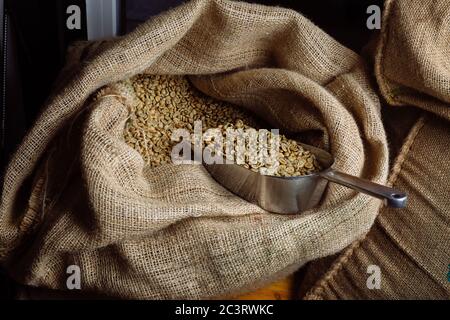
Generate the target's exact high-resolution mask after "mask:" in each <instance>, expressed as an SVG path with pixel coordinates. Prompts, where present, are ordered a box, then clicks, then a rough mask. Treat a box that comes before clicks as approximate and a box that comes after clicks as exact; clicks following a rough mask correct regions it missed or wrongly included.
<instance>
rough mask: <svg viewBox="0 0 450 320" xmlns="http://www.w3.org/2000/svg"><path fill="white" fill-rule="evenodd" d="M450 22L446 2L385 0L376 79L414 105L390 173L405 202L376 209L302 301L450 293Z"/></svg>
mask: <svg viewBox="0 0 450 320" xmlns="http://www.w3.org/2000/svg"><path fill="white" fill-rule="evenodd" d="M449 21H450V3H449V2H448V1H445V0H441V1H432V0H429V1H407V0H404V1H398V0H397V1H394V0H390V1H387V2H386V5H385V11H384V19H383V30H382V34H381V38H380V41H379V44H378V48H377V52H376V65H375V68H376V76H377V80H378V83H379V85H380V89H381V91H382V93H383V95H384V97H385V98H386V101H387V102H388V103H389V104H391V105H395V106H402V108H405V109H409V111H410V112H411V113H414V112H415V111H414V110H413V107H416V108H419V109H421V117H420V118H419V119H418V120H417V121H416V123H415V124H414V125H413V126H412V127H411V130H410V132H409V134H408V137H407V138H406V140H405V142H404V144H403V146H402V149H401V151H400V153H399V155H398V157H397V160H396V161H395V163H394V166H393V169H392V172H391V175H390V177H389V181H390V182H391V183H392V184H393V185H394V186H395V187H397V188H399V189H402V190H404V191H405V192H407V193H408V196H409V205H408V208H406V209H404V210H400V211H398V210H393V209H391V208H387V207H384V208H382V209H381V211H380V214H379V216H378V218H377V220H376V223H375V225H374V227H373V228H372V229H371V230H370V232H369V233H368V235H367V237H366V238H365V239H364V240H362V241H356V242H355V243H353V244H352V245H351V246H350V247H349V248H348V249H347V250H345V251H344V252H343V253H342V254H341V255H340V257H338V258H337V260H336V262H335V263H334V264H333V265H332V266H331V268H330V269H329V270H328V271H327V272H326V273H325V275H324V276H323V277H322V278H321V279H319V280H318V281H317V283H316V285H315V286H313V288H312V289H311V290H310V291H309V293H308V294H307V295H306V299H449V298H450V282H449V276H450V270H449V267H450V199H449V197H448V195H449V190H450V188H449V180H450V160H449V159H450V149H449V148H448V146H449V144H450V124H449V120H450V108H449V105H448V104H449V102H450V89H449V88H450V73H449V65H450V64H449V62H450V40H449V39H450V28H449ZM389 108H392V106H390V107H389ZM387 122H389V123H390V124H391V126H393V125H395V124H396V125H397V126H398V127H401V126H402V124H403V123H404V121H403V119H389V120H387ZM370 265H376V266H378V267H379V268H380V271H381V286H380V288H379V289H372V290H371V289H369V288H368V287H367V285H366V279H367V277H368V276H369V275H368V274H367V273H366V270H367V268H368V267H369V266H370ZM313 267H314V266H312V268H313Z"/></svg>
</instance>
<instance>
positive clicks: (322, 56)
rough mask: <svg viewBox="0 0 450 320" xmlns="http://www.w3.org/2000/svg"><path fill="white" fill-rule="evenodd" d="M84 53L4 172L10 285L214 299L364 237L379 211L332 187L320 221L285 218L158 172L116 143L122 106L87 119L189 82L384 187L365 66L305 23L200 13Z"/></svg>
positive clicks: (284, 17)
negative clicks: (143, 86) (74, 284)
mask: <svg viewBox="0 0 450 320" xmlns="http://www.w3.org/2000/svg"><path fill="white" fill-rule="evenodd" d="M88 49H89V50H88ZM88 49H86V50H85V51H86V52H82V51H83V50H81V52H80V54H81V56H82V58H83V61H82V62H81V63H80V64H79V65H76V64H73V65H72V66H70V67H68V68H67V70H66V74H65V76H64V83H65V84H64V85H61V86H60V88H58V91H57V92H56V93H55V94H54V95H53V96H52V97H51V99H50V100H49V101H48V103H47V104H46V106H45V107H44V109H43V112H42V114H41V115H40V117H39V119H38V120H37V122H36V123H35V125H34V126H33V128H32V130H31V131H30V132H29V133H28V135H27V136H26V138H25V139H24V141H23V142H22V144H21V145H20V147H19V148H18V151H17V152H16V153H15V155H14V157H13V158H12V159H11V162H10V164H9V166H8V168H7V171H6V175H5V182H4V186H3V195H2V198H1V207H0V213H1V215H0V249H1V261H2V264H3V266H4V267H5V268H6V269H7V270H8V271H9V272H10V274H11V275H12V276H13V277H14V278H15V279H16V280H17V281H19V282H21V283H25V284H29V285H33V286H41V287H47V288H55V289H62V290H64V289H66V279H67V274H66V269H67V267H68V266H69V265H78V266H79V267H80V270H81V286H82V289H83V290H85V291H89V292H96V293H102V294H104V295H106V296H113V297H123V298H156V299H160V298H195V299H197V298H214V297H220V296H227V295H231V294H235V293H238V292H243V291H247V290H251V289H253V288H255V287H259V286H262V285H264V284H266V283H268V282H270V281H273V280H274V279H276V278H279V277H282V276H284V275H286V274H288V273H290V272H292V271H293V270H295V269H296V268H298V267H299V266H300V265H302V264H304V263H305V262H307V261H310V260H312V259H316V258H319V257H323V256H326V255H329V254H333V253H336V252H338V251H340V250H341V249H343V248H344V247H346V246H348V245H349V244H350V243H352V242H353V241H354V240H355V239H357V238H359V237H361V236H362V235H364V234H365V233H366V232H367V231H368V230H369V228H370V227H371V225H372V223H373V221H374V219H375V217H376V215H377V211H378V208H379V205H380V201H379V200H376V199H373V198H370V197H369V196H366V195H363V194H357V193H355V192H353V191H351V190H349V189H346V188H345V187H341V186H337V185H330V187H329V189H328V190H327V193H326V195H325V197H324V200H323V204H322V206H321V207H320V208H317V209H315V210H311V211H308V212H305V213H304V214H302V215H276V214H271V213H268V212H264V211H263V210H262V209H260V208H258V207H257V206H255V205H251V204H249V203H247V202H245V201H244V200H242V199H240V198H238V197H236V196H234V195H232V194H230V193H229V192H228V191H226V190H225V189H223V188H222V187H221V186H219V185H218V184H217V183H216V182H214V180H213V179H212V178H211V177H210V176H209V175H208V174H207V173H206V171H205V170H204V169H203V167H201V166H195V165H190V166H188V165H181V166H174V165H166V166H163V167H159V168H157V169H154V170H150V169H149V168H147V167H146V166H145V165H144V161H143V159H142V157H141V156H140V155H139V154H138V153H137V152H136V151H134V150H133V149H131V148H130V147H128V146H127V145H126V144H125V142H124V141H123V138H122V133H123V127H124V123H125V121H126V118H127V103H130V101H129V98H128V97H127V96H126V95H123V96H120V92H115V94H110V95H106V96H104V97H103V98H102V99H100V100H99V101H98V102H97V103H95V104H92V103H89V100H88V98H89V96H90V95H91V94H92V93H93V92H94V91H96V90H97V89H99V88H100V87H102V86H105V85H108V84H111V83H114V82H116V81H119V80H122V79H125V78H128V77H130V76H132V75H135V74H137V73H151V74H186V75H190V79H191V81H192V82H193V84H194V85H195V86H196V87H198V88H199V89H200V90H201V91H203V92H204V93H206V94H207V95H210V96H213V97H216V98H218V99H221V100H225V101H229V102H232V103H234V104H236V105H238V106H241V107H242V108H246V109H248V110H250V111H251V112H253V113H255V114H257V115H259V116H260V117H262V118H263V119H265V120H266V121H267V122H268V123H269V124H270V125H271V126H272V127H273V128H280V129H283V130H285V131H287V132H290V133H296V134H302V133H309V132H316V133H320V134H321V135H320V136H321V137H322V142H321V145H322V146H324V147H325V148H327V149H329V150H330V152H331V153H332V154H333V155H334V156H335V158H336V163H335V167H336V168H337V169H340V170H342V171H344V172H347V173H349V174H353V175H358V176H363V177H364V178H367V179H370V180H373V181H376V182H379V183H384V182H385V181H386V177H387V171H388V152H387V143H386V137H385V133H384V129H383V125H382V122H381V115H380V110H379V109H380V107H379V102H378V98H377V96H376V94H375V93H374V90H373V88H372V82H371V81H370V80H369V76H368V72H367V70H366V68H365V65H364V62H363V61H362V59H361V58H360V57H359V56H358V55H356V54H355V53H354V52H352V51H350V50H349V49H347V48H345V47H343V46H341V45H340V44H339V43H337V42H336V41H334V40H333V39H332V38H331V37H329V36H328V35H327V34H325V33H324V32H323V31H322V30H320V29H319V28H317V27H316V26H315V25H314V24H312V23H311V22H310V21H309V20H307V19H306V18H305V17H303V16H302V15H300V14H299V13H296V12H294V11H290V10H286V9H280V8H273V7H265V6H260V5H253V4H247V3H236V2H230V1H219V0H216V1H192V2H188V3H187V4H185V5H183V6H181V7H177V8H175V9H174V10H172V11H169V12H168V13H165V14H163V15H160V16H157V17H155V18H153V19H151V20H150V21H148V22H147V23H145V24H143V25H142V26H140V27H139V28H138V29H137V30H136V31H134V32H133V33H131V34H129V35H127V36H125V37H123V38H120V39H117V40H112V41H110V42H104V43H96V44H92V45H91V46H90V47H89V48H88ZM112 88H114V86H112ZM118 95H119V96H118Z"/></svg>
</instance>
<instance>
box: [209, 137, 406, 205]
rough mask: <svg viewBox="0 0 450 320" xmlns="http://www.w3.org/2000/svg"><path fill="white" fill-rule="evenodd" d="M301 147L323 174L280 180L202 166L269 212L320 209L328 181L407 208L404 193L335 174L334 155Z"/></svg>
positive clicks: (237, 169)
mask: <svg viewBox="0 0 450 320" xmlns="http://www.w3.org/2000/svg"><path fill="white" fill-rule="evenodd" d="M300 145H302V146H303V147H304V148H305V149H306V150H309V151H310V152H311V153H313V154H314V155H315V156H316V159H317V161H318V162H319V163H320V165H321V166H322V168H324V169H323V170H322V171H320V172H317V173H313V174H310V175H305V176H299V177H277V176H268V175H262V174H260V173H258V172H254V171H251V170H249V169H246V168H244V167H242V166H240V165H237V164H206V163H204V164H203V165H204V166H205V168H206V170H207V171H208V172H209V173H210V175H211V176H212V177H213V178H214V179H215V180H216V181H217V182H218V183H219V184H221V185H222V186H224V187H225V188H227V189H228V190H230V191H231V192H233V193H234V194H236V195H238V196H240V197H241V198H243V199H245V200H247V201H249V202H251V203H254V204H257V205H258V206H260V207H261V208H263V209H265V210H267V211H270V212H275V213H284V214H293V213H300V212H302V211H305V210H308V209H311V208H313V207H315V206H317V205H318V204H319V202H320V200H321V198H322V195H323V193H324V191H325V188H326V186H327V184H328V182H329V181H331V182H335V183H338V184H341V185H344V186H346V187H349V188H351V189H354V190H357V191H359V192H363V193H366V194H368V195H371V196H373V197H376V198H379V199H384V200H386V202H387V205H389V206H391V207H394V208H404V207H405V206H406V201H407V195H406V194H405V193H403V192H401V191H398V190H395V189H392V188H389V187H386V186H383V185H380V184H376V183H373V182H370V181H368V180H364V179H361V178H358V177H355V176H351V175H348V174H345V173H342V172H339V171H336V170H334V169H333V168H332V165H333V163H334V159H333V156H332V155H331V154H329V153H328V152H326V151H324V150H322V149H319V148H316V147H313V146H309V145H306V144H300Z"/></svg>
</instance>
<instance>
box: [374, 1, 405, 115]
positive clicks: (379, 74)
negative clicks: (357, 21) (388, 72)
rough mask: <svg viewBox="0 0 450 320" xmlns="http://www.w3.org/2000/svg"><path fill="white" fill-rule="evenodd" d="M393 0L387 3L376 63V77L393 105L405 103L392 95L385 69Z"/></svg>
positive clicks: (385, 96) (386, 97) (382, 91)
mask: <svg viewBox="0 0 450 320" xmlns="http://www.w3.org/2000/svg"><path fill="white" fill-rule="evenodd" d="M392 3H393V0H387V1H386V4H385V14H384V19H383V27H382V31H381V36H380V37H381V39H380V41H379V44H378V52H377V54H376V59H375V60H376V63H375V77H376V78H377V80H378V81H377V82H378V85H379V86H380V91H381V93H382V94H383V96H384V98H385V99H386V100H387V101H388V102H389V103H390V104H392V105H396V106H399V105H403V104H402V103H401V102H399V101H397V100H396V99H395V98H394V97H393V96H392V95H391V88H390V85H389V83H388V80H387V79H386V78H385V76H384V74H385V70H384V56H385V49H386V43H387V38H388V33H389V27H390V20H391V9H392V5H393V4H392Z"/></svg>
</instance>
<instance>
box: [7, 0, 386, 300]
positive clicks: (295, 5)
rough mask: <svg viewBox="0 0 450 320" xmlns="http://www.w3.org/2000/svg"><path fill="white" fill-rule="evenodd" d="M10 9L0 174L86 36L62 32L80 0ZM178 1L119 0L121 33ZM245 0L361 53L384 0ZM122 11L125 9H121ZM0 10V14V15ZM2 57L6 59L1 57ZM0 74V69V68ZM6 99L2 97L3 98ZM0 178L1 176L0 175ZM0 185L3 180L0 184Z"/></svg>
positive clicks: (19, 2) (32, 2) (12, 1)
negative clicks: (72, 48) (304, 22)
mask: <svg viewBox="0 0 450 320" xmlns="http://www.w3.org/2000/svg"><path fill="white" fill-rule="evenodd" d="M3 2H4V3H5V7H6V11H7V12H8V28H7V29H8V31H9V32H8V34H5V33H4V28H3V27H4V26H5V25H3V22H2V23H1V25H2V29H1V32H0V34H1V40H2V42H6V43H7V46H4V45H3V46H2V51H1V53H2V55H4V54H5V52H7V53H8V54H7V57H8V59H7V60H6V61H7V63H6V65H3V64H2V66H1V67H2V71H3V70H5V68H6V71H7V72H5V76H6V77H4V78H2V86H3V84H6V91H5V92H3V93H2V95H5V96H4V97H3V96H2V101H4V102H6V106H5V108H4V109H0V110H1V111H2V112H1V113H0V117H1V119H0V120H1V121H0V124H1V125H2V127H1V128H0V129H1V131H0V141H1V145H0V149H1V153H0V155H1V157H0V173H1V172H2V171H3V170H2V169H3V168H4V166H5V165H6V163H7V162H8V160H9V157H10V155H11V153H12V152H13V151H14V149H15V148H16V146H17V145H18V144H19V143H20V140H21V139H22V137H23V135H24V133H25V132H26V130H27V129H28V128H29V127H30V126H31V125H32V123H33V121H34V120H35V118H36V116H37V114H38V112H39V110H40V108H41V106H42V105H43V104H44V103H45V100H46V99H47V97H48V95H49V93H50V91H51V88H52V86H53V85H54V81H55V79H56V77H57V75H58V73H59V71H60V70H61V68H62V66H63V65H64V62H65V61H64V60H65V51H66V48H67V46H68V45H69V44H70V43H71V42H72V41H74V40H82V39H86V34H87V33H86V21H85V20H83V30H81V31H76V32H72V33H67V32H65V31H64V29H65V28H64V19H63V17H65V8H66V7H67V5H68V4H79V5H80V6H81V7H83V2H84V1H83V0H0V9H1V8H2V5H3ZM182 2H183V1H180V0H122V8H123V9H125V8H126V10H123V12H124V15H123V17H122V20H123V21H122V24H123V28H122V33H126V32H129V31H131V30H133V29H134V28H135V27H136V26H137V25H138V24H139V23H141V22H143V21H145V20H147V19H148V18H150V17H151V16H153V15H156V14H158V13H160V12H162V11H165V10H167V9H168V8H171V7H175V6H177V5H178V4H180V3H182ZM248 2H253V3H261V4H266V5H277V6H281V7H286V8H291V9H294V10H296V11H298V12H300V13H302V14H303V15H305V16H306V17H308V18H309V19H310V20H312V21H313V22H314V23H315V24H317V25H318V26H319V27H321V28H322V29H323V30H325V31H326V32H327V33H328V34H330V35H331V36H333V37H334V38H335V39H337V40H338V41H339V42H341V43H342V44H344V45H345V46H347V47H349V48H351V49H353V50H354V51H356V52H360V51H361V49H362V47H363V46H364V45H365V44H366V43H367V42H368V41H369V39H370V37H371V35H372V34H373V33H374V31H371V30H368V29H367V27H366V20H367V18H368V14H367V13H366V10H367V7H368V6H369V5H372V4H375V5H379V6H380V7H382V6H383V0H315V1H301V0H297V1H293V0H291V1H289V0H278V1H274V0H259V1H252V0H249V1H248ZM125 12H126V13H125ZM1 13H2V12H1V10H0V15H1ZM1 61H4V59H3V58H2V59H1ZM2 74H3V72H2ZM3 98H4V99H3ZM0 177H1V174H0ZM0 185H2V184H0ZM13 287H14V285H12V282H11V280H9V279H8V278H7V277H6V276H4V275H3V276H2V273H1V270H0V298H2V297H3V298H5V297H12V296H13V295H14V292H13V291H14V290H13Z"/></svg>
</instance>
